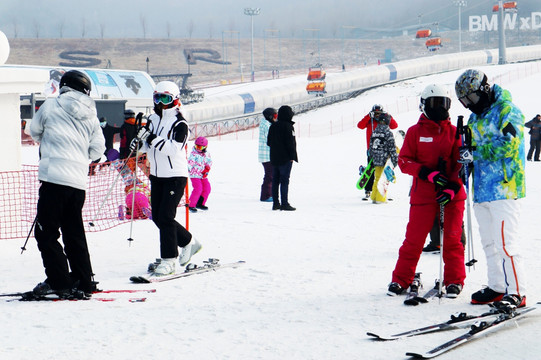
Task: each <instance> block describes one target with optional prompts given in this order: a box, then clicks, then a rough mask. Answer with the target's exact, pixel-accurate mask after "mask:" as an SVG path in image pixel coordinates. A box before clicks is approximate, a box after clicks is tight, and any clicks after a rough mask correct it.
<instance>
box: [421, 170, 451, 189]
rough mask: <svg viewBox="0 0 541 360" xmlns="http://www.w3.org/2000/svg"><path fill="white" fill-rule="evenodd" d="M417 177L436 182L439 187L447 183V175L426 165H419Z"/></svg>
mask: <svg viewBox="0 0 541 360" xmlns="http://www.w3.org/2000/svg"><path fill="white" fill-rule="evenodd" d="M419 178H420V179H422V180H427V181H430V182H431V183H433V184H436V185H438V186H441V187H445V186H446V185H447V182H448V180H447V177H446V176H445V175H443V174H442V173H441V172H439V171H437V170H431V169H429V168H427V167H426V166H423V167H421V170H420V171H419Z"/></svg>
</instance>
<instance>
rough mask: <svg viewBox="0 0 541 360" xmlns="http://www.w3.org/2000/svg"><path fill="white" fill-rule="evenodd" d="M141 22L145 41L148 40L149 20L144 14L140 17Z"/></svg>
mask: <svg viewBox="0 0 541 360" xmlns="http://www.w3.org/2000/svg"><path fill="white" fill-rule="evenodd" d="M139 22H140V23H141V30H143V39H146V38H147V20H146V18H145V16H144V15H143V14H141V15H139Z"/></svg>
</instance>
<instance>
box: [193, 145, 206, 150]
mask: <svg viewBox="0 0 541 360" xmlns="http://www.w3.org/2000/svg"><path fill="white" fill-rule="evenodd" d="M206 148H207V147H206V146H203V145H195V150H197V151H205V149H206Z"/></svg>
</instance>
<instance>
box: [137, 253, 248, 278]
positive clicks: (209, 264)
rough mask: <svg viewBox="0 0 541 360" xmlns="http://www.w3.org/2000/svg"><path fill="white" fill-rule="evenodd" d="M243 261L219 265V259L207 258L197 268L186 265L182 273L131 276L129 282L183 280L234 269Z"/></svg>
mask: <svg viewBox="0 0 541 360" xmlns="http://www.w3.org/2000/svg"><path fill="white" fill-rule="evenodd" d="M244 263H245V261H242V260H240V261H236V262H232V263H227V264H221V263H220V260H219V259H215V258H209V259H208V260H206V261H203V265H202V266H199V265H196V264H191V263H190V264H188V265H186V268H185V270H184V271H183V272H180V273H174V274H171V275H162V276H156V275H154V274H152V273H150V274H148V275H138V276H132V277H130V281H131V282H133V283H136V284H148V283H155V282H162V281H168V280H173V279H178V278H183V277H186V276H191V275H196V274H202V273H206V272H209V271H216V270H219V269H224V268H236V267H239V266H240V265H242V264H244Z"/></svg>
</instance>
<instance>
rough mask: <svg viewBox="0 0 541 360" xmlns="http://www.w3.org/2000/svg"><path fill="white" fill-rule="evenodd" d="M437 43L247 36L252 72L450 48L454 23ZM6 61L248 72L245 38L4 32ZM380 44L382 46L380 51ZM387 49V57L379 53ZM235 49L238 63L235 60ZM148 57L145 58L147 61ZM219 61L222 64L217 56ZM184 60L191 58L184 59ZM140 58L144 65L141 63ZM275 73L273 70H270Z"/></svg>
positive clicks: (530, 40) (474, 45) (223, 75)
mask: <svg viewBox="0 0 541 360" xmlns="http://www.w3.org/2000/svg"><path fill="white" fill-rule="evenodd" d="M439 35H440V36H441V38H442V45H443V47H442V48H441V49H439V50H437V51H436V52H429V51H428V50H427V49H426V46H425V40H423V39H415V38H414V35H408V36H399V37H390V38H386V39H378V40H365V39H344V40H342V39H339V38H338V39H321V40H319V41H318V40H317V39H308V40H303V39H280V40H279V41H278V39H270V40H269V39H266V40H264V39H257V38H256V39H254V68H255V72H256V78H257V79H261V78H271V77H272V76H273V70H280V72H281V74H282V75H284V74H289V73H299V74H302V73H305V72H307V70H308V67H310V66H313V65H314V64H316V63H321V64H322V65H323V67H324V68H325V69H327V70H333V69H334V70H336V71H339V70H340V69H341V68H342V64H344V66H345V68H346V70H347V69H351V68H357V67H361V66H366V65H374V64H377V63H378V61H381V62H383V61H386V60H389V56H391V58H390V60H392V61H398V60H405V59H410V58H416V57H422V56H431V55H433V54H438V53H453V52H458V34H457V32H456V31H454V32H453V31H448V32H441V33H440V34H439ZM9 41H10V48H11V51H10V56H9V58H8V61H7V63H8V64H19V65H43V66H65V67H70V66H81V67H93V68H106V67H111V68H115V69H130V70H141V71H147V69H148V72H149V73H150V74H151V75H160V74H179V73H187V72H191V73H192V74H193V76H192V77H191V78H190V80H189V82H188V84H189V85H191V86H192V87H200V86H204V85H205V84H209V83H220V82H240V81H241V76H242V80H244V81H248V80H249V78H250V68H251V61H250V40H247V39H241V40H240V41H239V40H238V39H237V38H230V39H225V40H224V41H223V42H222V40H221V39H28V38H25V39H10V40H9ZM239 43H240V49H239ZM526 43H527V44H535V43H541V39H540V37H539V35H538V34H537V32H531V33H528V32H524V31H523V32H522V33H519V34H516V32H515V33H513V34H508V36H507V45H508V46H518V45H520V44H526ZM497 46H498V38H497V36H496V34H495V33H494V32H492V33H475V34H474V35H470V34H469V33H468V32H466V31H463V33H462V49H463V51H469V50H479V49H483V48H496V47H497ZM386 49H390V51H387V52H386ZM386 56H387V59H386ZM239 57H240V64H242V66H239ZM147 58H148V62H147ZM225 60H226V61H227V64H224V61H225ZM188 61H190V62H191V64H188ZM147 66H148V68H147ZM274 75H275V76H277V73H276V72H275V73H274Z"/></svg>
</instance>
